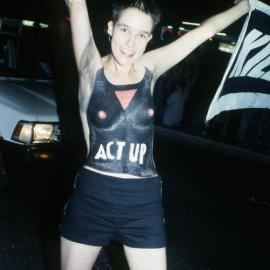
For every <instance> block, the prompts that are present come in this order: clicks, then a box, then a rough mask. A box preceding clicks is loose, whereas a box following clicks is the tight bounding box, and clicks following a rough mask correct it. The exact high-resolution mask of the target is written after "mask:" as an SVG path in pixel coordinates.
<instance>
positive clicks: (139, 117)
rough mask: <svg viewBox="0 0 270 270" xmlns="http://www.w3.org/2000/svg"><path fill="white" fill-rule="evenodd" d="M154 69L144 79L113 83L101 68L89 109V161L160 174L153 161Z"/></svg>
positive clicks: (105, 166) (119, 170) (148, 174)
mask: <svg viewBox="0 0 270 270" xmlns="http://www.w3.org/2000/svg"><path fill="white" fill-rule="evenodd" d="M151 81H152V73H151V72H150V71H149V70H148V69H147V68H146V69H145V75H144V78H143V79H142V81H141V82H139V83H136V84H128V85H113V84H111V83H110V82H109V81H108V80H107V78H106V77H105V74H104V69H103V68H102V69H99V70H98V71H97V74H96V80H95V84H94V90H93V92H92V96H91V98H90V101H89V105H88V109H87V120H88V125H89V129H90V151H89V155H88V158H87V161H86V165H88V166H91V167H93V168H95V169H98V170H101V171H104V172H113V173H126V174H132V175H135V176H140V177H152V176H154V175H156V174H157V172H156V168H155V165H154V161H153V135H154V122H153V117H154V102H153V99H152V95H151Z"/></svg>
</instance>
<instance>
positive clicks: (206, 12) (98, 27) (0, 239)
mask: <svg viewBox="0 0 270 270" xmlns="http://www.w3.org/2000/svg"><path fill="white" fill-rule="evenodd" d="M157 2H158V3H159V4H160V6H161V8H162V22H161V24H164V25H166V24H172V25H177V24H178V22H180V21H182V20H190V21H195V22H201V21H203V20H204V19H206V18H207V17H209V16H211V15H214V14H216V13H217V12H220V11H222V10H224V9H226V8H229V7H230V6H232V4H233V1H228V0H186V1H181V0H180V1H174V0H163V1H161V0H160V1H157ZM263 2H265V3H268V4H269V2H270V0H265V1H263ZM111 4H112V1H111V0H106V1H105V0H104V1H100V0H92V1H91V0H89V1H88V6H89V10H90V17H91V23H92V27H93V31H94V35H95V39H96V42H97V44H98V47H99V46H100V47H101V48H102V49H104V51H106V49H108V48H107V46H104V48H103V45H104V43H106V42H104V38H106V36H105V35H104V30H103V29H104V25H105V23H106V22H107V20H108V19H109V18H110V10H111ZM67 14H68V13H67V9H66V8H65V4H64V0H40V1H38V0H24V1H23V0H20V1H19V0H2V1H1V7H0V17H13V18H20V19H33V20H38V21H41V22H48V23H50V25H51V26H52V28H51V29H50V35H49V37H48V40H45V42H46V44H48V47H49V48H50V49H51V50H50V51H51V57H52V58H51V59H52V66H53V73H54V77H55V96H56V100H57V105H58V111H59V115H60V122H61V129H62V140H63V153H62V154H63V156H62V157H61V158H60V162H59V163H56V162H55V163H54V164H53V165H52V168H53V170H52V171H50V170H46V169H47V167H46V168H45V167H44V166H41V167H38V168H35V169H33V168H31V167H30V168H24V167H23V168H21V167H19V166H18V165H17V164H16V163H15V164H13V168H14V170H13V171H12V173H11V175H10V181H9V183H8V185H7V187H5V188H2V189H1V188H0V269H1V270H59V235H58V224H59V221H60V219H61V214H62V209H63V206H64V204H65V203H66V201H67V198H68V197H69V195H70V191H71V186H72V184H73V179H74V174H75V172H76V170H77V169H78V167H79V166H80V165H81V163H82V161H83V160H84V154H85V145H84V144H83V137H82V132H81V130H80V120H79V114H78V104H77V70H76V67H75V63H74V59H73V56H72V46H71V40H70V35H69V29H68V27H67V24H66V21H65V23H63V21H64V18H65V16H67ZM243 21H244V18H242V19H240V20H239V21H238V22H236V23H234V24H233V25H232V26H230V27H229V28H228V29H226V32H227V33H229V34H230V35H232V36H233V37H235V38H237V36H238V34H239V32H240V31H241V27H242V25H243ZM216 45H217V44H216V43H215V42H208V43H207V44H206V45H202V46H200V48H198V49H197V50H196V51H195V52H194V55H195V58H198V62H197V63H198V70H199V74H198V78H197V80H196V83H195V84H194V86H193V89H192V93H191V98H190V100H189V101H188V104H187V110H186V112H185V116H184V123H183V129H181V130H178V131H177V132H175V131H172V130H171V131H170V132H169V130H168V129H165V128H164V129H162V128H158V129H157V136H156V138H155V152H154V156H155V159H156V164H157V167H158V170H159V173H160V174H161V176H162V178H163V180H164V181H163V185H164V189H163V198H164V207H165V213H166V216H165V219H166V226H167V228H166V229H167V232H168V248H167V254H168V269H169V270H180V269H181V270H228V269H230V270H242V269H245V270H269V269H270V266H269V265H270V264H269V249H270V233H269V227H270V218H269V214H270V212H269V210H270V196H269V188H268V186H269V184H268V182H269V176H268V175H269V164H270V161H269V154H270V142H269V136H268V137H267V138H266V140H265V142H266V143H267V147H266V146H265V145H263V149H262V148H260V149H259V151H258V148H256V149H255V148H253V147H251V148H250V146H249V147H247V146H241V147H235V146H233V145H234V144H235V142H234V141H233V138H230V136H228V133H227V134H225V135H224V137H223V138H221V137H220V135H221V133H219V134H218V133H216V136H213V134H211V136H208V134H205V133H204V131H205V123H204V119H205V115H206V112H207V109H208V107H209V104H210V102H211V100H212V98H213V95H214V94H215V91H216V89H217V87H218V84H219V83H220V80H221V78H222V75H223V74H224V71H225V68H226V66H227V63H228V61H229V58H230V54H226V53H221V52H220V51H218V50H217V46H216ZM150 46H155V44H150ZM209 74H210V76H211V77H210V76H209ZM209 77H210V78H209ZM233 115H234V117H235V116H237V114H233ZM226 119H232V118H226ZM268 119H270V118H269V117H268ZM267 121H268V122H267V123H269V120H267ZM222 123H223V122H222V121H221V124H222ZM229 126H230V125H228V127H229ZM268 126H269V127H270V124H269V125H268ZM268 129H269V128H268ZM269 133H270V131H269ZM224 141H225V143H224ZM247 148H248V149H247ZM249 149H251V150H255V151H249ZM260 151H261V152H264V153H265V154H262V153H259V152H260ZM106 252H107V253H106V254H105V253H104V252H103V253H102V254H101V256H100V258H99V260H98V262H97V264H96V267H95V268H94V269H95V270H110V269H113V270H126V269H128V268H127V266H126V262H125V259H124V258H123V253H122V252H121V248H120V247H119V245H117V244H116V245H115V244H114V245H112V246H110V247H109V248H108V250H106ZM108 261H109V263H110V264H111V266H112V268H110V267H108Z"/></svg>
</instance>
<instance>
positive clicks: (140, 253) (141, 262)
mask: <svg viewBox="0 0 270 270" xmlns="http://www.w3.org/2000/svg"><path fill="white" fill-rule="evenodd" d="M124 251H125V254H126V257H127V261H128V264H129V268H130V270H166V269H167V263H166V248H155V249H152V248H147V249H142V248H131V247H127V246H124Z"/></svg>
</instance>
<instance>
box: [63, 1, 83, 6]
mask: <svg viewBox="0 0 270 270" xmlns="http://www.w3.org/2000/svg"><path fill="white" fill-rule="evenodd" d="M65 2H66V4H67V6H68V7H72V6H76V5H78V4H81V3H82V0H65Z"/></svg>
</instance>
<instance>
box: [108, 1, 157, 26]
mask: <svg viewBox="0 0 270 270" xmlns="http://www.w3.org/2000/svg"><path fill="white" fill-rule="evenodd" d="M127 8H137V9H138V10H140V11H142V12H144V13H146V14H148V15H150V16H151V18H152V20H153V28H154V27H155V26H156V25H157V24H158V23H159V21H160V9H159V6H158V4H157V3H156V2H155V1H154V0H116V1H115V2H114V4H113V9H112V21H113V23H116V22H117V21H118V20H119V18H120V16H121V13H122V12H123V10H125V9H127Z"/></svg>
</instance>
